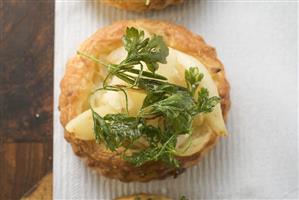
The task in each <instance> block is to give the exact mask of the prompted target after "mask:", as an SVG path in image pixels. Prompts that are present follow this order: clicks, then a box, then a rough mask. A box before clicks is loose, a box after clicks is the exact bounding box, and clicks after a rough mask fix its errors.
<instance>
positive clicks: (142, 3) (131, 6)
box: [103, 0, 184, 12]
mask: <svg viewBox="0 0 299 200" xmlns="http://www.w3.org/2000/svg"><path fill="white" fill-rule="evenodd" d="M183 1H184V0H150V1H149V4H146V0H103V2H104V3H106V4H108V5H110V6H113V7H116V8H120V9H123V10H130V11H137V12H141V11H147V10H161V9H164V8H166V7H168V6H170V5H175V4H179V3H182V2H183Z"/></svg>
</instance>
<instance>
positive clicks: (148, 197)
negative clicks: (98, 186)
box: [115, 194, 171, 200]
mask: <svg viewBox="0 0 299 200" xmlns="http://www.w3.org/2000/svg"><path fill="white" fill-rule="evenodd" d="M115 200H171V199H170V198H168V197H166V196H162V195H152V194H136V195H130V196H124V197H119V198H116V199H115Z"/></svg>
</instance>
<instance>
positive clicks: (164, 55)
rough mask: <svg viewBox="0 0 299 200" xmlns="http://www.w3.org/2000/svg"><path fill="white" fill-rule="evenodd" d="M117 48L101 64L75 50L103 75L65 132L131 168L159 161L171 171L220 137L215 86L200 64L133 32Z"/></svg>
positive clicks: (221, 126)
mask: <svg viewBox="0 0 299 200" xmlns="http://www.w3.org/2000/svg"><path fill="white" fill-rule="evenodd" d="M123 43H124V46H123V47H120V48H118V49H116V50H114V51H112V52H111V53H110V54H109V55H108V56H106V57H105V58H100V59H101V60H99V59H97V58H94V57H92V55H87V54H85V53H84V52H79V54H80V55H81V56H84V57H86V58H88V59H92V60H94V61H95V62H97V63H98V64H99V67H106V68H107V69H108V73H107V76H106V78H105V80H103V83H102V85H101V86H99V88H98V89H96V90H95V91H94V92H93V94H92V95H91V96H90V109H89V110H87V111H85V112H83V113H81V114H80V115H78V116H77V117H75V118H74V119H72V120H71V121H70V122H69V123H68V124H67V126H66V130H67V131H68V132H70V133H73V134H74V135H75V137H77V138H78V139H81V140H95V141H96V142H97V143H100V144H104V145H105V146H106V148H107V149H109V150H110V151H118V150H121V152H122V156H123V158H124V159H125V160H127V161H128V162H130V163H132V164H134V165H136V166H140V165H142V164H144V163H145V162H148V161H157V160H161V161H164V162H166V163H168V164H169V165H172V166H174V167H179V165H180V163H179V162H178V160H177V159H176V156H190V155H192V154H194V153H196V152H199V151H200V150H201V149H202V148H203V147H204V145H205V144H206V143H207V142H208V141H209V140H210V137H211V136H213V134H217V135H226V134H227V130H226V126H225V123H224V119H223V116H222V111H221V107H220V104H219V101H220V98H219V95H218V91H217V87H216V85H215V83H214V81H213V79H212V77H211V75H210V74H209V72H208V71H207V69H206V68H205V66H204V65H203V64H202V63H201V62H200V61H199V60H197V59H196V58H194V57H192V56H190V55H187V54H185V53H183V52H181V51H179V50H176V49H173V48H170V47H167V46H166V44H165V43H164V41H163V38H162V37H161V36H156V35H150V34H149V33H147V32H144V31H141V30H137V29H135V28H133V27H132V28H127V30H126V34H125V35H124V37H123Z"/></svg>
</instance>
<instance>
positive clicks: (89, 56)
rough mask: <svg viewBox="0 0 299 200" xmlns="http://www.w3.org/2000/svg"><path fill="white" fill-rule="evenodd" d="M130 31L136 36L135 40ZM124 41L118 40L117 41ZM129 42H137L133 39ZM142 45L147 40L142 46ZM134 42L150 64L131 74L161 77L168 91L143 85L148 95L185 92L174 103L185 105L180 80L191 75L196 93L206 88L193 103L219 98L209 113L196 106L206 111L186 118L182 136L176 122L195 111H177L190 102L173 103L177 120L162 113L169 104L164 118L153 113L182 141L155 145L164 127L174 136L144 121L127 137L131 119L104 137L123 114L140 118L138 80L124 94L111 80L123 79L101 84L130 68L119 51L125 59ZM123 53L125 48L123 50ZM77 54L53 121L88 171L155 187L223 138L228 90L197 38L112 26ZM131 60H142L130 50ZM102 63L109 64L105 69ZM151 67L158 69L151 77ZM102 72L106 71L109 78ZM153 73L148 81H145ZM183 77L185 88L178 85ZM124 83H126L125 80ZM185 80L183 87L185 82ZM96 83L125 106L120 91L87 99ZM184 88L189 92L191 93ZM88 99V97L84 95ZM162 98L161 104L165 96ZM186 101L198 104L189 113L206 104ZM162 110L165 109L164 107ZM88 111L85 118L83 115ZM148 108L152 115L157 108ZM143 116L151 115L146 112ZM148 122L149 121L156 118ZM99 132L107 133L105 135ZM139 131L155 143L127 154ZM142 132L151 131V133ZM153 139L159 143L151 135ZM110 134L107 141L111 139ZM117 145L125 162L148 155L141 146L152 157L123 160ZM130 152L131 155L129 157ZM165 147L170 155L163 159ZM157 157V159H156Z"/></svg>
mask: <svg viewBox="0 0 299 200" xmlns="http://www.w3.org/2000/svg"><path fill="white" fill-rule="evenodd" d="M128 27H129V28H128ZM135 28H136V29H137V30H136V29H135ZM138 30H142V31H139V32H138ZM125 34H126V37H125V38H123V36H124V35H125ZM134 37H139V38H138V39H136V38H134ZM122 38H123V40H122ZM132 38H133V39H132ZM145 38H152V39H150V40H149V39H145ZM145 40H146V41H145ZM134 42H135V43H138V45H139V46H138V48H140V49H142V48H145V50H144V49H142V50H144V51H147V50H148V49H150V51H151V52H150V53H151V57H150V58H148V57H146V58H144V60H145V62H146V64H145V63H144V62H143V61H142V62H141V63H139V64H138V66H137V67H139V65H143V66H144V69H146V67H147V68H148V69H150V70H149V71H148V72H147V74H148V75H151V76H153V77H158V75H159V74H160V75H161V77H162V75H163V76H164V77H167V78H168V82H169V83H167V84H168V85H167V87H164V86H163V88H161V87H156V86H155V87H151V85H150V87H151V89H152V90H154V89H153V88H160V89H161V90H163V89H165V88H166V89H167V88H172V89H170V90H171V91H173V88H179V89H177V90H178V93H180V91H182V92H183V93H184V92H185V93H184V94H185V95H179V96H180V97H181V98H185V99H186V97H188V96H189V93H188V90H187V89H186V83H185V82H186V80H187V79H188V74H187V75H186V72H188V73H190V72H194V73H197V75H196V76H191V79H192V77H193V79H192V80H197V79H198V80H199V81H200V82H199V81H198V82H196V84H197V83H198V85H197V86H198V87H202V88H206V90H200V91H201V92H202V93H200V92H198V96H200V95H204V94H206V92H209V93H210V96H219V97H220V98H219V99H220V103H219V104H217V105H216V104H215V102H212V101H211V102H210V103H211V105H206V104H201V106H199V107H196V110H198V109H199V108H200V109H204V108H205V109H206V110H205V111H204V110H202V113H200V114H197V115H196V116H195V117H194V118H192V120H193V121H192V124H191V125H192V127H189V129H186V127H185V125H186V123H187V121H188V119H190V117H189V118H188V117H185V118H184V116H187V115H188V116H189V114H188V113H193V111H195V110H194V109H193V108H195V107H192V109H191V110H190V111H188V112H185V111H184V110H183V111H182V110H180V108H184V109H187V107H186V105H189V103H187V101H188V100H189V99H190V98H187V100H184V101H185V102H186V103H185V102H183V104H182V102H181V104H179V106H177V107H176V109H177V110H178V112H176V111H177V110H171V112H168V110H167V109H168V108H169V107H171V105H172V104H171V103H172V102H171V101H170V104H171V105H170V104H167V105H170V106H168V107H163V109H164V111H165V109H166V108H167V109H166V110H167V112H166V111H165V112H164V113H163V112H162V111H161V110H162V108H161V109H160V110H159V112H158V113H162V114H161V115H159V114H158V115H157V116H172V115H175V116H176V117H173V118H172V119H173V120H178V121H177V122H176V123H173V124H172V125H171V127H172V128H173V127H178V128H177V129H180V130H181V129H183V130H190V131H189V132H188V134H185V133H184V134H182V133H179V134H182V135H179V134H178V135H176V136H175V137H173V136H171V140H170V139H169V138H168V139H169V140H167V142H165V140H163V139H161V138H162V136H163V137H164V135H167V134H172V133H169V131H168V132H167V131H165V130H166V128H165V127H168V129H167V130H172V131H175V132H177V131H176V129H170V128H169V127H170V126H168V125H167V123H165V121H166V117H165V119H164V118H163V119H162V120H161V121H163V123H164V124H163V125H161V128H158V129H157V128H155V126H159V127H160V124H161V123H160V121H159V122H155V123H153V124H154V125H151V122H148V121H147V119H149V118H146V120H145V121H146V122H144V121H142V120H141V121H140V119H139V118H138V120H139V121H138V123H140V124H138V126H137V128H136V127H135V126H134V127H135V128H134V129H132V130H133V131H131V130H127V129H125V128H124V127H125V126H126V125H127V124H128V123H131V122H132V120H131V119H133V121H134V120H135V118H128V117H127V118H125V119H129V120H126V121H125V122H124V123H123V124H117V126H116V128H115V127H113V128H114V129H113V131H111V130H112V128H111V127H112V126H113V125H115V124H113V122H111V121H109V120H111V119H116V118H115V116H116V115H117V114H116V113H125V112H126V110H127V111H128V113H129V114H130V115H132V116H136V115H138V116H139V114H140V109H141V110H142V106H144V105H142V102H143V101H145V100H144V98H145V96H146V92H144V91H143V90H140V88H138V86H140V85H141V84H140V82H141V79H142V78H140V79H138V81H139V85H137V86H136V84H135V86H132V85H131V86H130V87H129V86H123V85H126V83H124V81H123V80H127V79H122V80H120V79H119V78H118V77H122V76H121V75H123V74H119V75H118V76H117V77H116V76H110V77H109V78H107V74H108V73H110V75H111V73H112V72H113V73H114V74H116V73H115V71H116V70H115V69H116V67H123V66H125V65H124V64H122V63H124V59H125V60H126V61H128V60H131V61H132V59H128V57H129V54H130V55H131V54H133V53H127V52H126V50H127V51H128V52H130V51H133V52H134V51H135V49H130V48H131V47H132V46H133V47H134V44H135V43H134ZM139 43H140V44H139ZM145 44H147V45H145ZM124 45H125V48H124V47H123V46H124ZM135 45H136V44H135ZM163 45H164V46H163ZM157 46H158V47H159V48H158V47H157ZM165 47H166V48H167V47H168V49H165ZM161 49H162V50H163V51H162V50H161ZM78 52H80V53H79V54H77V55H75V56H74V57H72V58H71V59H70V60H69V61H68V63H67V67H66V72H65V75H64V77H63V79H62V81H61V85H60V86H61V94H60V98H59V108H60V112H61V117H60V119H61V123H62V125H63V126H64V127H65V134H64V136H65V139H66V140H67V141H68V142H69V143H70V144H71V145H72V148H73V151H74V152H75V154H76V155H78V156H80V157H81V158H82V159H83V160H85V162H86V163H87V165H88V166H90V167H92V168H93V169H95V170H96V171H97V172H99V173H100V174H102V175H105V176H107V177H109V178H115V179H119V180H121V181H125V182H128V181H142V182H145V181H149V180H152V179H163V178H165V177H167V176H171V175H174V176H176V175H178V174H180V173H182V172H183V171H184V170H185V169H186V168H188V167H191V166H193V165H195V164H196V163H198V161H199V159H200V158H201V157H202V156H203V155H204V154H205V153H206V152H207V151H208V150H209V149H211V148H212V147H213V145H214V144H215V143H216V141H217V139H218V138H219V136H221V135H226V127H225V123H224V121H225V119H226V116H227V113H228V110H229V107H230V99H229V90H230V87H229V83H228V81H227V80H226V77H225V72H224V67H223V65H222V63H221V62H220V61H219V60H218V58H217V55H216V51H215V49H214V48H212V47H210V46H209V45H207V44H206V43H205V42H204V40H203V39H202V38H201V37H200V36H198V35H195V34H193V33H191V32H190V31H188V30H187V29H185V28H184V27H182V26H178V25H175V24H172V23H168V22H163V21H154V20H134V21H133V20H132V21H129V20H128V21H119V22H116V23H114V24H112V25H110V26H107V27H104V28H102V29H100V30H98V31H97V32H96V33H95V34H93V35H92V36H91V37H90V38H88V39H87V40H86V41H85V42H84V43H83V44H82V45H81V46H80V48H79V51H78ZM136 52H137V53H136ZM136 52H135V54H136V55H135V56H137V57H138V56H139V57H140V56H141V57H142V55H143V54H142V52H141V50H140V51H139V50H138V51H136ZM126 56H127V59H126ZM157 56H160V57H161V59H160V60H159V61H158V63H154V62H155V61H153V60H154V59H155V58H157ZM163 56H164V58H165V57H166V58H165V59H164V58H163ZM139 57H138V58H139ZM160 57H159V58H160ZM97 59H99V60H101V61H99V62H95V60H96V61H97ZM146 59H147V60H146ZM163 59H164V60H163ZM105 63H114V64H113V65H106V64H105ZM162 63H163V64H162ZM157 65H158V66H157ZM134 67H136V66H134ZM157 67H159V68H158V69H157ZM190 67H195V68H196V69H195V68H192V69H191V68H190ZM188 68H189V69H188ZM107 69H109V70H110V71H109V70H107ZM111 69H112V70H111ZM127 69H128V68H126V69H123V70H120V71H118V72H120V73H122V72H123V71H125V70H127ZM129 70H130V72H133V71H134V70H135V71H136V70H137V69H135V68H134V69H132V68H129ZM154 70H156V71H154ZM153 71H154V72H155V73H152V72H153ZM184 72H185V79H186V80H185V79H184ZM198 72H200V73H201V74H198ZM153 74H154V75H153ZM139 75H140V74H139ZM145 75H146V74H145ZM189 75H190V74H189ZM142 76H143V74H142V75H141V77H142ZM128 77H129V78H130V77H133V75H132V76H128ZM186 77H187V78H186ZM158 78H159V77H158ZM189 79H190V76H189ZM191 79H190V81H191V82H192V80H191ZM107 80H108V81H107ZM134 80H135V79H134ZM136 80H137V78H136ZM144 80H147V79H144ZM138 81H134V82H138ZM103 82H105V83H104V84H106V82H108V84H111V85H114V86H113V88H114V87H120V85H122V87H125V88H126V89H124V90H126V91H127V100H128V101H125V98H124V96H125V95H123V91H120V90H118V91H119V92H115V91H99V92H97V93H93V92H94V91H95V90H96V89H97V88H99V87H102V85H103ZM152 82H153V83H156V82H159V81H158V80H154V81H150V83H152ZM193 82H194V81H193ZM132 84H133V83H132ZM173 86H174V87H173ZM111 87H112V86H111ZM136 87H137V88H136ZM134 88H135V89H134ZM188 88H189V89H190V88H192V87H188ZM151 92H152V91H151ZM154 92H156V93H151V94H154V95H152V96H151V97H152V99H150V98H148V99H150V100H153V98H155V97H157V95H159V94H160V93H159V92H157V91H154ZM92 93H93V95H91V94H92ZM166 93H167V92H166ZM195 93H196V94H197V91H195V90H194V92H193V94H194V95H195ZM163 94H165V93H163ZM167 94H168V93H167ZM180 94H181V93H180ZM147 95H148V94H147ZM91 96H92V98H91ZM177 96H178V95H177ZM177 96H176V97H177ZM167 97H169V96H167ZM171 97H172V96H171ZM163 98H164V99H165V98H166V96H165V97H163ZM196 98H197V97H196ZM217 98H218V97H217ZM194 99H195V96H194V98H193V100H191V101H192V102H193V103H194V102H196V103H198V104H195V105H199V104H200V102H201V103H203V102H205V103H207V102H209V99H207V98H205V101H203V99H200V98H199V97H198V101H196V100H194ZM167 100H168V99H166V102H167ZM210 100H216V99H215V98H213V97H212V98H210ZM162 101H163V100H161V102H158V103H160V104H159V105H160V106H161V105H162ZM126 102H127V104H126ZM163 102H164V103H165V101H163ZM192 102H191V103H192ZM143 103H144V102H143ZM168 103H169V101H168ZM193 103H192V105H193ZM91 104H92V106H91ZM209 106H210V107H209ZM92 107H93V110H91V109H90V108H92ZM185 107H186V108H185ZM125 108H127V109H125ZM146 108H147V107H146ZM152 108H153V107H152ZM155 108H157V106H156V107H155ZM212 108H213V109H212ZM188 109H189V108H188ZM138 110H139V112H138ZM147 111H148V110H147ZM150 111H153V109H152V110H150ZM110 113H114V114H115V115H110V117H108V118H109V119H108V118H102V117H103V116H106V115H107V114H110ZM142 113H144V112H142ZM165 113H166V114H165ZM155 114H157V112H156V113H155ZM164 114H165V115H164ZM181 114H182V115H183V118H180V117H182V116H181ZM190 115H191V114H190ZM101 116H102V117H101ZM119 116H120V115H118V117H119ZM124 116H125V115H121V117H120V118H121V119H124V118H122V117H124ZM155 116H156V115H155ZM192 116H194V115H192ZM120 118H117V119H120ZM167 119H168V118H167ZM181 119H182V120H181ZM185 119H186V120H187V121H186V120H185ZM105 120H108V121H105ZM159 120H160V119H159ZM149 121H150V120H149ZM168 121H169V122H170V124H171V123H172V121H171V120H168ZM127 122H128V123H127ZM134 123H135V121H134ZM188 123H190V120H189V121H188ZM103 124H104V125H103ZM157 124H158V125H157ZM102 125H103V126H102ZM130 125H132V124H130ZM105 127H106V128H107V129H105ZM126 127H127V126H126ZM140 127H141V128H140ZM142 128H143V129H142ZM187 128H188V127H187ZM122 129H123V130H124V132H123V133H124V134H125V133H126V134H127V135H122V131H120V130H122ZM105 130H109V131H111V132H107V131H106V132H105ZM142 130H145V132H146V131H147V132H146V133H147V134H148V135H147V136H146V138H150V137H152V135H154V134H156V135H155V136H153V137H152V138H150V139H151V140H149V139H148V141H151V143H150V142H148V141H146V142H144V141H145V139H144V137H141V138H138V139H137V140H134V141H133V142H132V144H133V145H132V146H129V147H128V145H127V143H128V142H127V141H128V140H129V139H131V137H130V136H132V135H133V136H135V135H136V134H139V133H140V132H142ZM148 130H153V131H152V132H151V131H148ZM161 130H162V131H161ZM157 131H158V133H159V134H160V135H159V134H158V133H157ZM159 131H161V132H159ZM170 132H171V131H170ZM95 133H98V134H95ZM107 133H108V134H107ZM162 133H163V134H162ZM110 134H114V135H113V136H112V135H110ZM117 134H118V135H117ZM95 135H97V136H95ZM161 135H162V136H161ZM160 136H161V138H160ZM121 138H126V142H123V141H122V140H121ZM128 138H129V139H128ZM153 138H154V139H153ZM157 138H158V139H157ZM95 139H96V140H97V142H96V141H95ZM173 139H174V140H173ZM103 141H104V142H103ZM110 141H111V142H112V141H113V142H114V143H113V144H111V143H110ZM130 141H131V140H130ZM135 141H137V144H136V143H135ZM153 141H157V142H153ZM163 141H164V143H163ZM169 141H171V142H169ZM149 143H150V145H149ZM120 144H121V145H123V146H126V148H125V149H126V150H127V149H129V151H128V152H129V154H128V155H129V156H130V155H131V156H132V157H133V155H135V154H134V153H135V150H136V149H138V148H141V149H142V151H145V152H146V150H147V149H150V147H149V146H151V145H156V146H154V147H155V148H156V150H157V151H156V154H155V151H151V152H150V153H152V154H144V155H140V154H138V155H139V157H138V156H137V157H136V156H135V157H134V159H131V160H130V159H124V157H123V155H124V154H123V153H124V151H125V150H124V148H122V147H120V148H115V147H119V146H121V145H120ZM117 145H118V146H117ZM171 145H173V146H172V147H174V148H172V149H171V148H170V147H171ZM131 147H132V149H133V150H132V151H131ZM151 147H152V146H151ZM168 147H169V149H170V150H169V151H166V149H168ZM114 148H115V149H114ZM111 149H112V150H111ZM134 149H135V150H134ZM161 152H162V153H163V154H161ZM146 153H149V152H146ZM128 158H131V157H128ZM165 160H166V161H169V163H174V165H175V167H173V166H170V165H169V163H168V164H167V163H166V162H164V161H165ZM131 161H133V162H131ZM139 161H140V162H139ZM146 161H148V162H146ZM132 163H133V164H132Z"/></svg>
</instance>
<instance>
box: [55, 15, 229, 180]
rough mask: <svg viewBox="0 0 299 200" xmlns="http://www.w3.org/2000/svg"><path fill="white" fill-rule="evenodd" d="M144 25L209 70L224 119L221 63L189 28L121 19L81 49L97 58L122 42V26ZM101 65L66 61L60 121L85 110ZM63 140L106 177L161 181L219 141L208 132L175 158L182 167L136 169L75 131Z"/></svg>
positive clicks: (226, 93)
mask: <svg viewBox="0 0 299 200" xmlns="http://www.w3.org/2000/svg"><path fill="white" fill-rule="evenodd" d="M132 26H133V27H137V28H143V29H145V30H147V31H149V32H150V33H155V34H157V35H161V36H162V37H163V38H164V41H165V42H166V43H167V45H168V46H169V47H172V48H174V49H177V50H179V51H182V52H184V53H186V54H189V55H192V56H194V57H195V58H197V59H198V60H199V61H200V62H201V63H202V64H203V65H204V66H205V67H206V68H207V69H208V71H209V72H210V74H211V76H212V78H213V80H214V81H215V83H216V85H217V88H218V92H219V95H220V97H221V108H222V113H223V116H224V118H225V119H226V116H227V113H228V110H229V107H230V99H229V90H230V87H229V83H228V82H227V80H226V78H225V72H224V67H223V65H222V63H221V62H220V61H219V60H218V59H217V55H216V51H215V49H214V48H212V47H210V46H209V45H207V44H206V43H205V42H204V40H203V39H202V38H201V37H200V36H198V35H195V34H193V33H192V32H190V31H188V30H187V29H186V28H184V27H182V26H179V25H175V24H172V23H168V22H164V21H154V20H132V21H129V20H128V21H119V22H116V23H114V24H112V25H110V26H107V27H104V28H102V29H100V30H98V31H97V32H96V33H95V34H93V35H92V36H91V37H89V38H88V39H87V40H86V41H85V42H84V43H83V44H82V45H81V46H80V48H79V50H80V51H82V52H85V53H87V54H89V55H93V56H96V57H101V56H105V55H107V54H109V53H110V52H111V51H113V50H114V49H116V48H118V47H120V46H122V42H121V37H122V36H123V35H124V32H125V29H126V27H132ZM102 70H103V67H102V68H101V66H99V65H97V64H96V63H95V62H93V61H91V60H89V59H87V58H85V57H82V56H78V55H75V56H74V57H72V58H71V59H70V60H69V62H68V63H67V67H66V72H65V75H64V77H63V79H62V81H61V85H60V86H61V94H60V98H59V108H60V111H61V116H60V119H61V123H62V125H63V126H64V127H65V126H66V124H67V123H68V122H69V121H70V120H71V119H73V118H74V117H75V116H77V115H78V114H80V113H82V112H83V111H85V110H87V109H88V102H87V99H88V97H89V95H90V93H91V91H93V90H94V89H95V87H96V82H98V81H101V80H102V79H103V77H102V76H101V74H103V71H102ZM64 136H65V139H66V140H67V141H68V142H69V143H70V144H71V145H72V148H73V151H74V152H75V153H76V154H77V155H78V156H80V157H81V158H82V159H84V160H85V161H86V163H87V165H88V166H90V167H93V168H94V169H95V170H96V171H97V172H99V173H100V174H103V175H105V176H107V177H110V178H115V179H119V180H121V181H126V182H128V181H142V182H144V181H149V180H152V179H162V178H165V177H167V176H170V175H177V174H179V173H181V172H183V171H184V169H185V168H187V167H190V166H192V165H194V164H196V163H197V162H198V160H199V159H200V158H201V157H202V155H203V154H204V153H206V152H207V151H208V150H209V149H210V148H211V147H212V146H213V145H214V144H215V143H216V141H217V138H218V136H217V135H216V134H210V139H209V141H208V142H206V143H205V145H204V147H203V148H202V149H201V150H200V151H199V152H197V153H195V154H193V155H191V156H188V157H180V158H178V159H179V160H180V161H181V165H182V168H181V169H173V168H169V167H168V166H166V165H165V164H163V163H162V162H149V163H146V164H144V165H143V166H141V167H134V166H132V165H131V164H129V163H127V162H126V161H124V160H122V159H121V158H120V156H118V155H116V153H112V152H110V151H108V150H106V149H105V148H103V146H102V145H98V144H96V143H95V142H94V141H84V140H79V139H76V138H75V137H74V136H73V134H71V133H68V132H67V131H65V134H64Z"/></svg>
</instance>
